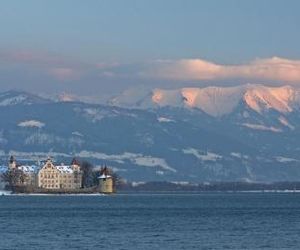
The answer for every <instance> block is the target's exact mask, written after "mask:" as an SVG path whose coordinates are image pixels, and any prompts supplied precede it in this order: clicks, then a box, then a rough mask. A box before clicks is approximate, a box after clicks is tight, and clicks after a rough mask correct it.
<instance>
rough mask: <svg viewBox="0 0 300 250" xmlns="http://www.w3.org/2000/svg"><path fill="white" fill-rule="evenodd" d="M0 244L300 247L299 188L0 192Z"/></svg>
mask: <svg viewBox="0 0 300 250" xmlns="http://www.w3.org/2000/svg"><path fill="white" fill-rule="evenodd" d="M0 230H1V231H0V249H1V250H2V249H51V250H54V249H101V248H106V249H173V250H174V249H300V194H299V193H203V194H118V195H113V196H0Z"/></svg>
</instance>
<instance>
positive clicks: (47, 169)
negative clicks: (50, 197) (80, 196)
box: [37, 158, 82, 190]
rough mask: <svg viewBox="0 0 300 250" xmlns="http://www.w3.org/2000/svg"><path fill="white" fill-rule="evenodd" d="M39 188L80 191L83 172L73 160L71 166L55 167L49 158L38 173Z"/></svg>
mask: <svg viewBox="0 0 300 250" xmlns="http://www.w3.org/2000/svg"><path fill="white" fill-rule="evenodd" d="M37 179H38V187H39V188H43V189H69V190H72V189H80V188H81V186H82V171H81V169H80V166H79V164H78V162H77V161H76V160H75V159H73V161H72V163H71V165H70V166H66V165H64V164H61V165H54V164H53V162H52V160H51V159H50V158H48V160H47V161H46V163H45V164H44V166H42V168H41V169H40V170H39V171H38V175H37Z"/></svg>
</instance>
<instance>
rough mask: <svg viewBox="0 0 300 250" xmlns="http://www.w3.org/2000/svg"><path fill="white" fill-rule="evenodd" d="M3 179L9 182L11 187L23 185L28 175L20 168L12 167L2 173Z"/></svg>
mask: <svg viewBox="0 0 300 250" xmlns="http://www.w3.org/2000/svg"><path fill="white" fill-rule="evenodd" d="M1 179H2V180H3V181H4V182H7V183H8V185H9V187H10V188H12V187H14V186H20V185H23V184H24V182H25V181H26V175H25V174H24V172H23V171H22V170H20V169H10V170H7V171H6V172H5V173H3V174H2V175H1Z"/></svg>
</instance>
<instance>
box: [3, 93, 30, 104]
mask: <svg viewBox="0 0 300 250" xmlns="http://www.w3.org/2000/svg"><path fill="white" fill-rule="evenodd" d="M26 99H27V97H26V96H25V95H18V96H14V97H8V98H6V99H4V100H2V101H1V102H0V106H10V105H16V104H18V103H22V102H23V101H25V100H26Z"/></svg>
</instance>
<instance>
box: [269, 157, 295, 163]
mask: <svg viewBox="0 0 300 250" xmlns="http://www.w3.org/2000/svg"><path fill="white" fill-rule="evenodd" d="M275 159H276V161H278V162H281V163H288V162H298V161H299V160H297V159H294V158H288V157H282V156H277V157H275Z"/></svg>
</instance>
